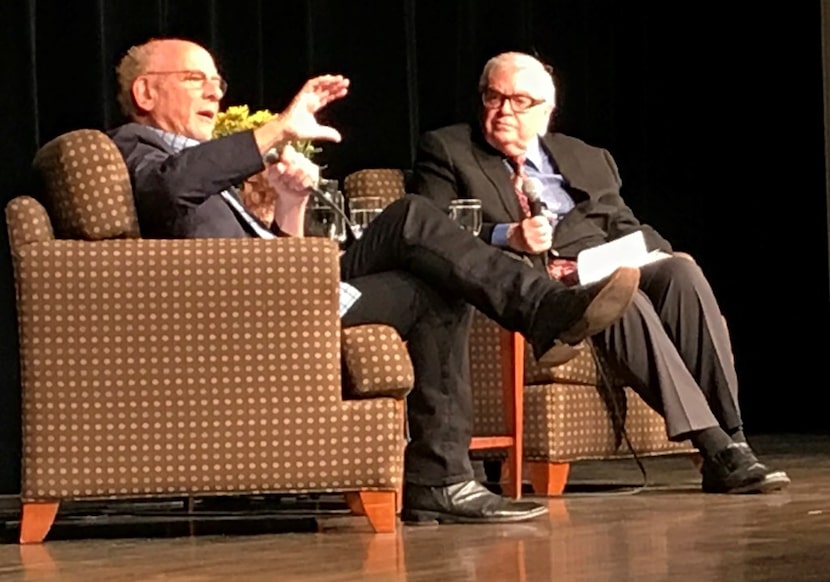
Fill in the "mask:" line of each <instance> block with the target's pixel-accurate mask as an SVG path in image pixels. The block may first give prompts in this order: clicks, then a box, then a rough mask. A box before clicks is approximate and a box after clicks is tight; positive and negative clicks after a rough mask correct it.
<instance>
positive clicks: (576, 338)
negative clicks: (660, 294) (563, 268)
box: [559, 267, 640, 344]
mask: <svg viewBox="0 0 830 582" xmlns="http://www.w3.org/2000/svg"><path fill="white" fill-rule="evenodd" d="M639 284H640V269H638V268H636V267H620V268H618V269H617V270H616V271H614V272H613V273H611V275H609V276H608V280H607V281H606V283H605V286H604V287H603V288H602V289H600V291H599V293H597V294H596V296H595V297H594V298H593V299H592V300H591V302H590V303H589V304H588V308H587V309H586V310H585V313H583V314H582V317H581V318H579V320H578V321H577V322H576V323H575V324H573V325H572V326H571V327H569V328H568V329H566V330H565V331H564V332H562V334H561V335H560V336H559V339H560V340H562V341H563V342H565V343H568V344H576V343H578V342H580V341H582V340H583V339H585V338H586V337H591V336H592V335H594V334H596V333H599V332H601V331H602V330H604V329H605V328H606V327H608V326H609V325H611V324H612V323H614V322H615V321H617V320H618V319H619V318H621V317H622V315H623V313H625V310H626V309H628V306H629V305H631V302H632V301H634V294H635V293H636V292H637V289H638V286H639Z"/></svg>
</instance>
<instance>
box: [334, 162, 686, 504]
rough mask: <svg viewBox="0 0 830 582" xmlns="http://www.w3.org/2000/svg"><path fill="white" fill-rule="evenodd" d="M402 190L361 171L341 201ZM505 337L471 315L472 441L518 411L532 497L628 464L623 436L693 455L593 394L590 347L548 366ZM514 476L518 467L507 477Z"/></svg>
mask: <svg viewBox="0 0 830 582" xmlns="http://www.w3.org/2000/svg"><path fill="white" fill-rule="evenodd" d="M404 183H405V180H404V173H403V172H402V171H401V170H397V169H389V168H377V169H364V170H359V171H357V172H354V173H353V174H351V175H349V176H348V177H346V179H345V180H344V193H345V195H346V197H347V198H353V197H360V196H373V195H374V196H382V197H383V198H384V199H385V200H393V199H394V198H397V197H399V196H402V195H403V194H404V192H405V187H404ZM505 333H506V332H505V331H504V330H502V329H501V328H500V327H499V326H498V325H497V324H496V323H495V322H493V321H491V320H490V319H488V318H487V317H485V316H484V315H483V314H481V313H479V312H476V314H475V317H474V319H473V325H472V331H471V336H470V372H471V381H472V385H473V399H474V406H475V427H474V434H475V437H476V438H479V439H492V437H493V435H503V434H506V433H507V432H510V431H511V429H512V430H515V428H514V427H512V426H511V424H513V423H514V419H513V418H512V411H513V410H514V409H523V415H522V416H523V419H521V420H517V421H516V422H519V423H520V424H523V426H520V427H519V430H518V432H519V433H522V432H523V436H522V438H521V441H522V447H521V448H522V449H523V450H522V451H521V453H520V455H519V456H520V457H521V459H522V460H523V461H524V463H523V467H524V468H525V469H526V470H527V473H529V475H528V476H529V479H530V481H531V484H532V486H533V488H534V492H535V493H537V494H546V495H558V494H561V493H562V492H563V490H564V488H565V484H566V482H567V476H568V472H569V468H570V463H572V462H575V461H580V460H589V459H614V458H623V457H631V456H633V455H632V451H631V449H630V448H629V446H628V444H627V442H626V440H625V438H623V430H622V429H623V428H624V430H625V433H624V434H625V436H627V437H628V439H629V441H630V443H631V446H632V447H633V449H634V451H636V453H637V454H638V455H640V456H647V455H661V454H669V453H692V452H694V449H693V448H692V447H691V445H690V444H689V443H672V442H670V441H669V440H668V439H667V437H666V426H665V422H664V421H663V419H662V417H661V416H660V415H658V414H657V413H656V412H654V410H652V409H651V408H650V407H649V406H647V405H646V403H645V402H644V401H643V400H642V399H641V398H640V397H639V396H638V395H637V394H636V393H635V392H634V391H632V390H631V389H630V388H627V387H626V388H623V387H616V386H615V387H612V388H608V389H603V388H601V387H600V376H599V374H598V369H597V365H596V359H595V354H594V350H593V347H592V345H591V343H590V342H582V343H581V344H580V345H579V346H578V348H579V349H578V350H574V352H573V354H571V356H570V359H569V360H568V361H566V362H565V363H561V364H560V365H555V366H551V365H545V364H543V363H540V362H537V361H536V360H535V358H534V357H533V355H532V353H531V352H530V350H524V345H523V342H522V341H521V338H520V337H519V338H515V339H514V341H505V337H504V334H505ZM509 335H517V334H509ZM506 346H507V349H506ZM543 360H544V359H543ZM517 377H518V378H520V379H521V378H523V379H524V382H523V384H524V386H523V388H524V389H523V398H521V397H520V398H519V399H518V402H516V403H513V402H507V401H506V397H505V395H506V394H510V393H511V392H512V391H513V387H512V385H511V383H513V382H516V381H517V380H516V379H517ZM518 381H521V380H518ZM520 392H521V387H520ZM505 404H507V406H505ZM506 411H507V412H506ZM522 421H523V422H522ZM474 440H475V439H474ZM472 454H473V456H474V457H477V458H484V459H488V460H502V459H504V458H505V452H504V449H498V448H496V449H483V450H480V451H473V452H472ZM507 461H508V462H507V463H506V466H511V465H512V466H514V467H516V465H515V464H514V460H513V459H507ZM521 470H522V466H518V467H516V470H514V472H515V473H519V474H521ZM502 473H503V477H504V478H503V484H504V485H505V486H506V488H507V491H508V492H511V493H516V491H515V489H516V488H517V485H516V483H514V482H512V480H513V477H514V476H512V475H509V471H502Z"/></svg>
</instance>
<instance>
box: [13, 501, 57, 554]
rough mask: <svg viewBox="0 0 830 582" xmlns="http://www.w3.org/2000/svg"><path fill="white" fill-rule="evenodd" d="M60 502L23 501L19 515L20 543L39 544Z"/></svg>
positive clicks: (49, 526) (51, 522)
mask: <svg viewBox="0 0 830 582" xmlns="http://www.w3.org/2000/svg"><path fill="white" fill-rule="evenodd" d="M59 505H60V502H58V501H49V502H45V503H40V502H29V503H23V505H22V507H21V515H20V543H21V544H39V543H41V542H42V541H43V540H44V538H45V537H46V534H48V533H49V530H50V529H51V528H52V524H53V523H54V522H55V516H56V515H57V514H58V506H59Z"/></svg>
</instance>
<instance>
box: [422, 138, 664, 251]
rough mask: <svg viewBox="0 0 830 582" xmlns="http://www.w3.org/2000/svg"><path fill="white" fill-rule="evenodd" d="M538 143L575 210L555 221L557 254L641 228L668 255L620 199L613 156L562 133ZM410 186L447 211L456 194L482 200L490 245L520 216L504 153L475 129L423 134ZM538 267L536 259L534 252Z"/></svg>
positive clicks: (649, 241)
mask: <svg viewBox="0 0 830 582" xmlns="http://www.w3.org/2000/svg"><path fill="white" fill-rule="evenodd" d="M542 142H543V144H544V147H545V148H546V149H547V151H548V153H549V154H550V155H551V158H552V159H553V160H554V162H555V164H556V167H557V168H558V170H559V172H560V173H561V174H562V175H563V176H564V177H565V181H566V189H567V191H568V193H569V194H570V196H571V198H573V200H574V203H575V205H576V206H575V207H574V209H573V210H572V211H571V212H569V213H568V214H566V215H565V217H564V218H563V219H562V220H560V221H559V223H558V224H557V226H556V229H555V231H554V236H553V248H554V250H556V251H557V252H559V254H560V255H561V256H565V257H575V256H576V255H577V253H579V251H581V250H582V249H585V248H589V247H593V246H596V245H599V244H602V243H605V242H608V241H610V240H614V239H617V238H620V237H621V236H624V235H626V234H629V233H631V232H634V231H636V230H640V231H642V232H643V235H644V236H645V240H646V245H647V246H648V248H649V250H653V249H661V250H664V251H666V252H671V250H672V247H671V244H669V242H668V241H667V240H666V239H664V238H663V237H662V236H660V234H659V233H658V232H657V231H656V230H654V229H653V228H651V227H650V226H648V225H646V224H642V223H640V221H639V220H637V218H636V217H635V216H634V213H633V212H632V211H631V209H630V208H629V207H628V206H626V204H625V202H624V201H623V199H622V197H621V196H620V185H621V180H620V175H619V171H618V170H617V165H616V163H615V162H614V159H613V158H612V157H611V154H610V153H609V152H608V151H607V150H604V149H601V148H597V147H593V146H590V145H588V144H586V143H585V142H583V141H582V140H579V139H576V138H573V137H569V136H567V135H564V134H561V133H549V134H546V135H545V136H544V137H543V138H542ZM412 189H413V190H414V192H416V193H418V194H422V195H424V196H427V197H429V198H431V199H432V200H433V201H435V202H436V203H437V204H438V205H439V206H440V207H442V208H446V207H447V206H448V205H449V203H450V201H451V200H453V199H454V198H479V199H481V204H482V211H483V212H482V214H483V223H484V224H483V227H482V229H481V234H480V236H481V238H483V239H484V240H485V241H487V242H489V241H490V239H491V235H492V231H493V227H494V226H495V225H496V224H498V223H509V222H518V221H519V220H521V219H522V218H523V217H524V214H523V213H522V209H521V206H520V205H519V201H518V199H517V198H516V194H515V192H514V191H513V185H512V183H511V181H510V171H509V170H508V168H507V166H505V164H504V155H503V154H501V153H500V152H499V151H497V150H496V149H495V148H493V147H492V146H490V145H489V144H488V143H487V142H486V141H485V140H484V137H483V136H482V135H481V132H480V130H478V128H473V127H472V126H470V125H467V124H458V125H452V126H449V127H445V128H442V129H438V130H435V131H430V132H427V133H425V134H424V135H423V136H422V138H421V141H420V144H419V147H418V152H417V156H416V158H415V167H414V174H413V182H412ZM532 259H533V262H534V264H536V265H537V266H538V267H543V266H544V262H543V259H542V258H541V257H533V258H532Z"/></svg>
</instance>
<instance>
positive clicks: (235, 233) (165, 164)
mask: <svg viewBox="0 0 830 582" xmlns="http://www.w3.org/2000/svg"><path fill="white" fill-rule="evenodd" d="M108 135H109V136H110V138H112V140H113V141H114V142H115V145H116V146H117V147H118V149H119V150H120V151H121V154H122V155H123V156H124V160H125V161H126V163H127V171H128V172H129V174H130V182H131V183H132V187H133V196H134V197H135V204H136V210H137V212H138V224H139V228H140V229H141V236H142V237H144V238H240V237H252V236H255V235H254V233H253V231H252V229H251V227H250V225H248V224H247V223H246V222H245V221H244V219H243V218H242V217H240V216H239V215H238V214H237V213H236V212H235V211H234V210H233V209H232V208H231V206H230V204H229V203H228V202H227V201H226V200H225V199H224V198H223V197H222V196H221V192H222V191H223V190H232V191H233V192H235V188H234V186H235V185H236V184H240V183H242V181H243V180H245V178H247V177H249V176H251V175H253V174H255V173H257V172H259V171H262V170H263V168H264V167H265V166H264V163H263V161H262V155H261V154H260V153H259V149H258V148H257V145H256V141H255V140H254V137H253V132H251V131H243V132H239V133H235V134H233V135H229V136H227V137H222V138H219V139H215V140H211V141H207V142H204V143H202V144H200V145H198V146H195V147H192V148H188V149H185V150H183V151H181V152H179V153H174V152H173V150H172V149H171V148H170V146H168V145H167V144H166V143H165V142H164V140H163V139H161V137H160V136H159V135H158V134H157V133H155V132H154V131H153V130H151V129H150V128H148V127H146V126H144V125H141V124H138V123H128V124H126V125H122V126H120V127H116V128H115V129H113V130H111V131H109V132H108ZM266 228H269V227H268V226H266ZM270 228H271V230H272V231H274V228H273V225H272V226H271V227H270Z"/></svg>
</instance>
